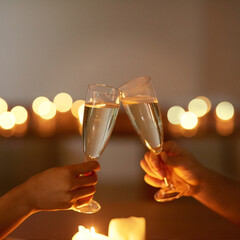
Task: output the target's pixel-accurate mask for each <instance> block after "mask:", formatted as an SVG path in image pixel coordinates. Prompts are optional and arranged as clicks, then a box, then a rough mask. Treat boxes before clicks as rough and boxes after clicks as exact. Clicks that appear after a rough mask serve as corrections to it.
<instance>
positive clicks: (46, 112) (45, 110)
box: [39, 101, 57, 120]
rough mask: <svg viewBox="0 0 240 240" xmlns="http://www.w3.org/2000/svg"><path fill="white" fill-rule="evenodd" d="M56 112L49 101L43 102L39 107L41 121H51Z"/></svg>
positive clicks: (53, 105)
mask: <svg viewBox="0 0 240 240" xmlns="http://www.w3.org/2000/svg"><path fill="white" fill-rule="evenodd" d="M56 112H57V110H56V106H55V104H54V103H53V102H51V101H45V102H42V103H41V104H40V105H39V115H40V116H41V118H43V119H46V120H48V119H52V118H53V117H55V115H56Z"/></svg>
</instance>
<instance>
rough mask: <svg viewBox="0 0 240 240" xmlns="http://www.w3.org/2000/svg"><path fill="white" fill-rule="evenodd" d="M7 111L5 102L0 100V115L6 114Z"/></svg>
mask: <svg viewBox="0 0 240 240" xmlns="http://www.w3.org/2000/svg"><path fill="white" fill-rule="evenodd" d="M7 110H8V104H7V102H6V101H5V100H4V99H2V98H0V114H2V113H4V112H6V111H7Z"/></svg>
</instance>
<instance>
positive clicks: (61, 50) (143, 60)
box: [0, 0, 240, 105]
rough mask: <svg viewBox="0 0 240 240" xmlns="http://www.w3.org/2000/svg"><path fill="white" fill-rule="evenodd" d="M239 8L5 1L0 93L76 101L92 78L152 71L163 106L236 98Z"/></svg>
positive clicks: (112, 79)
mask: <svg viewBox="0 0 240 240" xmlns="http://www.w3.org/2000/svg"><path fill="white" fill-rule="evenodd" d="M239 10H240V2H239V1H238V0H229V1H225V0H217V1H207V0H194V1H192V0H180V1H179V0H172V1H162V0H160V1H155V0H138V1H134V0H133V1H128V0H121V1H117V0H114V1H112V0H101V1H98V0H91V1H87V0H70V1H68V0H51V1H49V0H35V1H32V0H21V1H18V0H1V1H0V34H1V37H0V49H1V54H0V83H1V88H0V97H2V98H4V99H5V100H6V101H10V102H13V103H19V102H20V103H26V104H31V101H32V100H33V99H34V98H35V97H37V96H39V95H45V96H47V97H49V98H53V97H54V96H55V95H56V94H57V93H59V92H62V91H65V92H68V93H70V94H71V95H72V96H73V98H74V99H78V98H84V96H85V89H86V87H87V84H89V83H91V82H106V83H107V84H110V85H113V86H116V87H118V86H120V85H121V84H122V83H123V82H124V81H127V80H129V79H132V78H135V77H139V76H142V75H149V76H151V77H152V79H153V81H154V85H155V87H156V90H157V94H158V95H159V100H160V102H161V103H162V105H165V104H169V105H171V104H176V103H178V104H184V105H186V104H187V102H188V101H189V100H190V99H191V98H193V97H196V96H198V95H207V96H208V97H209V98H210V99H211V100H213V101H214V99H215V98H219V99H220V98H224V100H230V101H233V102H234V103H235V104H238V103H239V94H238V91H237V88H236V87H234V86H236V84H239V83H238V82H239V81H238V79H239V71H240V70H239V67H238V63H237V62H238V61H237V60H238V59H239V52H240V51H239V40H240V31H239V22H240V13H239V12H240V11H239ZM220 100H222V99H220Z"/></svg>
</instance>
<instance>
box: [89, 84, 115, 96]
mask: <svg viewBox="0 0 240 240" xmlns="http://www.w3.org/2000/svg"><path fill="white" fill-rule="evenodd" d="M94 86H98V87H105V88H107V89H114V90H115V91H116V92H117V93H118V94H120V91H119V89H118V88H115V87H112V86H109V85H107V84H105V83H91V84H88V89H89V90H91V91H93V92H101V91H100V90H96V89H94V88H93V87H94ZM109 94H110V95H116V94H114V93H111V92H110V93H109Z"/></svg>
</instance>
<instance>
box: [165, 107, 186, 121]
mask: <svg viewBox="0 0 240 240" xmlns="http://www.w3.org/2000/svg"><path fill="white" fill-rule="evenodd" d="M183 113H185V110H184V109H183V108H182V107H179V106H173V107H171V108H170V109H169V110H168V112H167V118H168V121H169V122H170V123H172V124H174V125H178V124H180V119H181V116H182V114H183Z"/></svg>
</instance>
